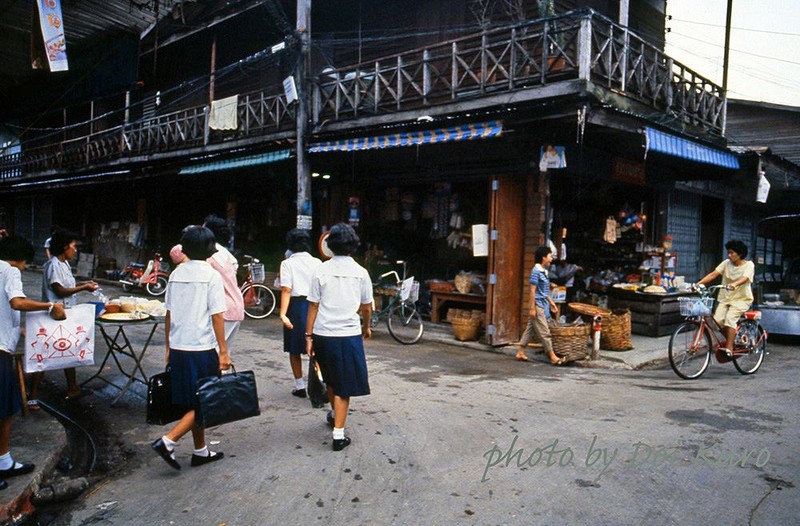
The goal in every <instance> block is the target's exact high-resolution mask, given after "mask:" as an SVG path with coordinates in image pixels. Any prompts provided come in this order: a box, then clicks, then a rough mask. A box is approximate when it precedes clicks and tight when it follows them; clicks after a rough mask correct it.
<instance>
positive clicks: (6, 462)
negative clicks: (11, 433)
mask: <svg viewBox="0 0 800 526" xmlns="http://www.w3.org/2000/svg"><path fill="white" fill-rule="evenodd" d="M13 467H14V459H13V458H11V452H10V451H9V452H8V453H6V454H5V455H0V469H11V468H13Z"/></svg>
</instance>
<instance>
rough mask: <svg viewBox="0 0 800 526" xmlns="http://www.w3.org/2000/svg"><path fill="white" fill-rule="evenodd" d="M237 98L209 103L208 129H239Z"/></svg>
mask: <svg viewBox="0 0 800 526" xmlns="http://www.w3.org/2000/svg"><path fill="white" fill-rule="evenodd" d="M238 106H239V96H238V95H234V96H232V97H227V98H224V99H219V100H215V101H212V102H211V113H210V114H209V116H208V127H209V128H211V129H212V130H235V129H237V128H238V127H239V119H238V112H237V111H236V110H237V108H238Z"/></svg>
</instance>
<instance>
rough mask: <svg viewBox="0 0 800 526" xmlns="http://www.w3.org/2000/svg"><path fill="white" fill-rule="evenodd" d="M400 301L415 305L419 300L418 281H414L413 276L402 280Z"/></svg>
mask: <svg viewBox="0 0 800 526" xmlns="http://www.w3.org/2000/svg"><path fill="white" fill-rule="evenodd" d="M400 299H401V300H403V301H408V302H411V303H416V302H417V300H418V299H419V281H414V276H411V277H410V278H408V279H404V280H403V282H402V284H401V285H400Z"/></svg>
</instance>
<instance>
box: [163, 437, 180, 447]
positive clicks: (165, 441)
mask: <svg viewBox="0 0 800 526" xmlns="http://www.w3.org/2000/svg"><path fill="white" fill-rule="evenodd" d="M161 441H162V442H164V445H165V446H167V449H168V450H169V451H172V450H173V449H175V446H177V445H178V443H177V442H173V441H172V440H170V439H168V438H167V435H164V436H163V437H161Z"/></svg>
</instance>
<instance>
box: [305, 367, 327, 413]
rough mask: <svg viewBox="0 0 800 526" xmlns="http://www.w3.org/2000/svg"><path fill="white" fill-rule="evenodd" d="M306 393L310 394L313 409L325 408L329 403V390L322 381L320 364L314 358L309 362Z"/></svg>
mask: <svg viewBox="0 0 800 526" xmlns="http://www.w3.org/2000/svg"><path fill="white" fill-rule="evenodd" d="M306 392H307V393H308V399H309V400H311V407H316V408H320V407H325V404H327V403H328V389H327V387H325V383H324V382H323V381H322V374H321V373H320V371H319V364H318V363H317V360H316V359H315V358H314V357H312V358H311V359H310V360H309V361H308V382H307V383H306Z"/></svg>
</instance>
